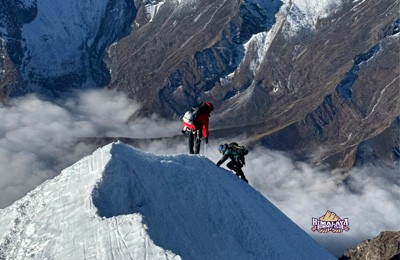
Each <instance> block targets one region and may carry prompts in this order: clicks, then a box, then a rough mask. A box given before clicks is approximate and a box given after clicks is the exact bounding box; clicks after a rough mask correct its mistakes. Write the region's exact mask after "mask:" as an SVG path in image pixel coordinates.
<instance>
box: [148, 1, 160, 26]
mask: <svg viewBox="0 0 400 260" xmlns="http://www.w3.org/2000/svg"><path fill="white" fill-rule="evenodd" d="M144 4H145V12H146V18H147V19H148V20H149V22H151V21H153V18H154V16H155V15H156V14H157V12H158V10H160V8H161V6H162V5H163V4H164V1H156V0H148V1H145V2H144Z"/></svg>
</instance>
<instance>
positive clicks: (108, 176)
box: [0, 143, 333, 259]
mask: <svg viewBox="0 0 400 260" xmlns="http://www.w3.org/2000/svg"><path fill="white" fill-rule="evenodd" d="M0 258H1V259H27V258H29V259H181V258H182V259H330V258H332V259H333V256H331V255H330V254H329V253H328V252H327V251H325V249H323V248H322V247H321V246H320V245H318V244H317V243H316V242H315V241H314V240H313V239H312V238H311V237H309V236H308V235H307V234H306V233H305V232H304V231H302V230H301V229H300V228H299V227H297V226H296V225H295V224H294V223H293V222H292V221H291V220H289V219H288V218H287V217H286V216H285V215H284V214H283V213H281V212H280V211H279V210H278V209H277V208H276V207H275V206H274V205H272V204H271V203H270V202H269V201H267V200H266V199H265V198H264V197H263V196H261V195H260V194H259V193H258V192H256V191H255V190H254V189H253V188H252V187H251V186H249V185H247V184H245V183H244V182H243V181H241V180H240V179H239V178H237V177H236V176H235V175H233V174H231V173H230V172H228V171H226V170H224V169H220V168H217V167H216V166H215V165H214V163H213V162H211V161H209V160H208V159H206V158H204V157H201V156H191V155H183V154H182V155H171V156H166V155H158V156H157V155H153V154H149V153H143V152H141V151H139V150H136V149H133V148H131V147H129V146H126V145H124V144H122V143H114V144H110V145H107V146H105V147H103V148H101V149H98V150H97V151H96V152H94V153H93V155H91V156H88V157H86V158H84V159H82V160H80V161H79V162H77V163H76V164H74V165H72V166H71V167H69V168H67V169H65V170H64V171H63V172H62V173H61V174H60V175H59V176H57V177H56V178H55V179H53V180H50V181H47V182H45V183H44V184H42V185H41V186H39V187H38V188H37V189H35V190H34V191H32V192H30V193H29V194H28V195H27V196H25V197H24V198H22V199H21V200H19V201H17V202H16V203H14V204H13V205H11V206H10V207H8V208H6V209H4V210H1V211H0Z"/></svg>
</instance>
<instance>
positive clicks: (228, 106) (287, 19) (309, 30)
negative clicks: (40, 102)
mask: <svg viewBox="0 0 400 260" xmlns="http://www.w3.org/2000/svg"><path fill="white" fill-rule="evenodd" d="M52 10H59V11H57V12H53V11H52ZM398 10H399V1H398V0H384V1H350V0H344V1H322V2H321V1H315V2H312V1H302V0H293V1H278V0H270V1H258V0H242V1H222V2H221V1H209V0H202V1H196V2H193V1H184V0H182V1H178V0H165V1H158V0H152V1H149V0H143V1H139V0H138V1H133V2H132V1H128V0H119V1H117V0H102V1H98V2H96V4H95V5H92V4H90V3H88V2H79V3H78V2H76V4H74V2H69V4H67V3H64V2H63V1H40V2H37V1H34V0H24V1H15V2H12V3H11V2H6V5H3V6H2V7H1V9H0V13H2V14H4V15H3V16H2V18H1V19H0V36H1V39H2V48H1V51H2V52H3V53H4V55H2V57H3V58H1V62H0V64H3V65H2V68H3V70H2V73H1V75H0V82H2V85H1V86H0V88H2V90H3V91H2V92H3V94H2V96H3V98H4V97H8V96H10V95H11V96H18V95H22V94H24V93H30V92H36V93H40V94H43V95H47V96H52V95H56V96H62V95H63V93H65V92H68V89H70V88H89V87H94V86H107V87H108V88H113V89H116V90H118V91H120V92H123V93H126V95H128V96H129V97H131V98H132V99H134V100H135V101H137V102H139V103H141V104H142V109H141V110H140V111H139V112H138V113H136V114H135V115H132V117H131V120H132V121H134V120H135V118H137V117H143V116H149V115H152V114H158V115H161V116H162V117H165V118H169V119H176V118H177V117H178V116H179V115H181V114H182V113H183V112H184V111H185V110H187V109H188V108H189V107H190V106H191V105H193V104H195V103H196V102H199V101H202V100H209V101H211V102H213V103H214V104H215V107H216V109H215V111H214V113H213V118H212V123H213V124H212V127H213V128H214V129H215V130H217V135H216V137H218V136H219V137H221V136H224V137H227V138H229V137H233V136H234V135H237V134H238V133H240V134H243V135H245V136H246V138H244V139H243V140H242V141H243V142H245V143H247V144H249V145H251V144H256V143H257V144H258V143H262V144H263V145H264V146H266V147H268V148H272V149H278V150H285V151H288V152H290V153H292V155H294V156H296V157H297V158H298V159H306V160H308V161H312V162H314V163H316V164H324V163H328V164H330V165H331V166H332V167H333V168H341V169H345V170H346V169H347V170H348V169H350V168H351V167H352V166H354V165H355V164H362V163H364V162H365V161H366V160H369V159H374V160H378V161H385V162H388V163H392V162H394V161H398V160H399V158H400V155H399V150H400V140H399V137H398V135H396V133H398V132H399V131H400V124H399V111H400V109H399V108H400V107H399V103H400V102H399V93H398V86H399V84H400V83H399V74H400V66H399V63H398V61H399V59H398V53H399V40H398V37H399V31H400V30H399V26H400V17H399V13H398ZM43 49H45V50H46V51H45V52H44V51H43ZM231 129H236V131H234V132H233V131H232V130H231ZM390 129H392V130H390ZM380 140H386V141H385V142H382V141H380Z"/></svg>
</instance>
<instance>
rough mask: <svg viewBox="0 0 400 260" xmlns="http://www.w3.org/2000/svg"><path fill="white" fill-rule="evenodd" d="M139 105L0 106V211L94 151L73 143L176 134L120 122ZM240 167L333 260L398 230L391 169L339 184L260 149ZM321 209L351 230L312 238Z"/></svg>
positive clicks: (26, 102)
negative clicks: (365, 241) (345, 220)
mask: <svg viewBox="0 0 400 260" xmlns="http://www.w3.org/2000/svg"><path fill="white" fill-rule="evenodd" d="M139 107H140V106H139V105H138V104H136V103H135V102H133V101H132V100H129V99H127V98H126V97H125V96H122V95H120V94H118V93H116V92H114V91H110V90H96V91H87V92H84V93H82V94H79V95H78V97H76V98H71V99H68V100H64V101H59V102H57V103H56V104H55V103H51V102H48V101H46V100H41V99H40V98H38V97H36V96H33V95H31V96H26V97H23V98H20V99H14V100H13V104H11V105H9V106H4V105H3V106H0V118H1V124H0V165H1V167H0V208H4V207H7V206H8V205H10V204H11V203H13V202H14V201H15V200H17V199H19V198H21V197H22V196H24V195H25V194H26V193H27V192H29V191H30V190H32V189H34V188H35V187H36V186H37V185H39V184H40V183H42V182H43V181H45V180H46V179H49V178H52V177H54V176H56V175H57V174H59V173H60V171H61V170H62V169H64V168H66V167H68V166H69V165H71V164H73V163H74V162H76V161H77V160H79V159H80V158H82V157H84V156H85V155H87V154H89V153H91V152H92V151H93V150H94V149H95V148H96V147H95V146H94V145H88V144H83V143H81V142H77V140H79V138H82V137H103V136H109V137H131V138H150V137H151V138H154V137H165V136H172V135H175V134H177V133H179V131H180V124H179V123H178V122H167V121H163V120H161V119H159V118H157V116H153V117H151V118H146V119H138V120H136V121H135V122H134V123H132V124H127V120H128V118H129V116H130V115H131V114H132V113H134V112H135V111H136V110H137V109H138V108H139ZM211 127H212V126H211ZM230 141H237V140H215V139H213V138H212V134H211V136H210V143H209V144H208V145H205V144H204V143H203V144H202V147H201V149H202V151H201V152H202V153H203V155H204V156H206V157H208V158H209V159H210V160H212V161H213V162H217V161H218V159H219V156H220V155H219V154H218V152H217V145H218V144H220V143H225V142H230ZM186 143H187V142H186V141H184V142H178V143H176V144H174V145H171V143H170V142H169V143H166V142H163V141H160V140H158V141H153V142H151V143H149V144H148V145H146V146H142V147H140V149H142V150H145V151H149V152H154V153H159V154H160V153H163V154H174V153H187V151H188V148H187V147H186ZM246 161H247V165H246V166H245V167H244V172H245V175H246V176H247V178H248V179H249V181H250V185H251V186H253V187H254V188H255V189H256V190H258V191H259V192H260V193H261V194H263V195H264V196H265V197H266V198H267V199H269V200H270V201H271V202H272V203H274V204H275V205H276V206H277V207H278V208H279V209H280V210H281V211H283V212H284V213H285V214H286V215H287V216H288V217H290V218H291V219H292V220H293V221H294V222H295V223H296V224H297V225H299V226H300V227H301V228H303V230H305V231H306V232H307V233H309V234H310V235H311V236H312V237H314V238H315V239H316V240H317V241H319V242H320V243H321V244H322V245H324V246H325V247H326V248H327V249H328V250H330V251H331V252H332V253H334V254H336V255H337V256H340V255H341V254H342V253H343V250H344V249H346V248H349V247H353V246H354V245H355V244H356V243H359V242H360V241H361V240H363V239H367V238H372V237H374V236H377V235H378V234H379V233H380V232H381V231H385V230H400V224H399V221H398V220H399V217H398V216H399V215H400V205H399V203H400V194H399V190H400V189H399V186H400V184H399V181H400V178H399V171H398V168H397V169H389V168H382V167H379V166H366V167H363V168H356V169H354V170H353V171H352V172H351V174H350V178H348V179H347V180H346V182H344V183H343V182H342V176H338V175H335V174H332V173H331V172H330V171H329V170H327V169H325V168H323V167H318V168H316V167H313V166H311V165H309V164H306V163H303V162H296V161H293V160H292V159H291V158H290V157H289V156H287V155H286V154H284V153H281V152H276V151H270V150H267V149H265V148H261V147H259V148H254V149H252V150H251V151H250V153H249V155H248V156H247V160H246ZM222 167H225V166H222ZM327 210H330V211H333V212H335V213H336V214H337V215H339V216H340V217H342V218H348V219H349V222H350V231H349V232H346V233H341V234H332V233H330V234H319V233H313V232H312V231H311V227H312V225H311V219H312V218H313V217H314V218H317V217H320V216H322V215H324V214H325V212H326V211H327ZM272 224H273V223H272Z"/></svg>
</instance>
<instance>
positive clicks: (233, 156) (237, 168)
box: [217, 143, 249, 182]
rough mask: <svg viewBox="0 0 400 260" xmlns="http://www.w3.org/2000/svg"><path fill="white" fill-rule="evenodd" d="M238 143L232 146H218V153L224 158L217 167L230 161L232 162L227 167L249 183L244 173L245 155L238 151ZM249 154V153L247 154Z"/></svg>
mask: <svg viewBox="0 0 400 260" xmlns="http://www.w3.org/2000/svg"><path fill="white" fill-rule="evenodd" d="M237 147H238V146H237V143H231V144H229V145H228V144H221V145H219V146H218V151H219V152H220V153H221V154H222V158H221V159H220V160H219V161H218V162H217V166H218V167H219V166H220V165H221V164H223V163H224V162H225V161H226V160H228V159H230V160H231V161H230V162H228V163H227V164H226V166H227V167H228V168H229V169H231V170H233V171H234V172H235V173H236V175H237V176H239V177H240V178H242V180H243V181H245V182H249V181H248V180H247V179H246V177H245V176H244V173H243V171H242V167H243V165H245V159H244V155H243V154H242V153H241V152H240V150H239V149H237ZM246 154H247V152H246Z"/></svg>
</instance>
